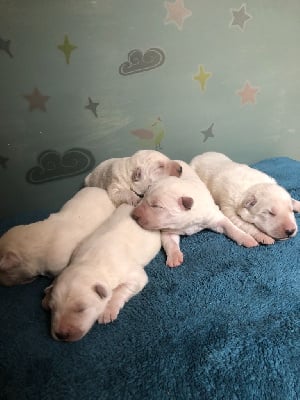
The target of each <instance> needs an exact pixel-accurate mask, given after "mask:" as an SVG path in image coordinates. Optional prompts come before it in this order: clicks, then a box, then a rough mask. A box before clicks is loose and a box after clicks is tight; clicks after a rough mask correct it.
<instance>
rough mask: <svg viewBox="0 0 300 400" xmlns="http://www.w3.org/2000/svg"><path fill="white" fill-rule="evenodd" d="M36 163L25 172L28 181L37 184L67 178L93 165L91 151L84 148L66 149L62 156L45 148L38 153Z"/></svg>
mask: <svg viewBox="0 0 300 400" xmlns="http://www.w3.org/2000/svg"><path fill="white" fill-rule="evenodd" d="M37 162H38V165H37V166H35V167H33V168H31V169H30V170H29V171H28V172H27V174H26V180H27V182H29V183H33V184H39V183H45V182H50V181H53V180H57V179H63V178H68V177H70V176H75V175H79V174H82V173H84V172H87V171H89V170H91V169H92V168H93V167H94V166H95V159H94V157H93V155H92V153H91V152H90V151H88V150H86V149H81V148H74V149H70V150H67V151H66V152H65V153H64V154H63V155H62V156H61V154H60V153H59V152H57V151H55V150H45V151H43V152H42V153H41V154H39V156H38V159H37Z"/></svg>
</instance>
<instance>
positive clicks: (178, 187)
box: [132, 161, 257, 267]
mask: <svg viewBox="0 0 300 400" xmlns="http://www.w3.org/2000/svg"><path fill="white" fill-rule="evenodd" d="M178 162H179V163H180V164H181V166H182V176H181V178H176V177H168V178H164V179H161V180H159V181H157V182H155V183H153V185H151V186H150V187H149V189H148V190H147V192H146V193H145V195H144V198H143V200H142V201H141V202H140V203H139V204H138V205H137V206H136V207H135V209H134V211H133V213H132V216H133V218H134V219H135V220H136V221H137V222H138V224H140V225H141V226H142V227H143V228H145V229H159V230H162V231H164V233H163V234H162V243H163V247H164V249H165V251H166V254H167V265H168V266H170V267H174V266H178V265H180V264H181V263H182V261H183V255H182V253H181V251H180V249H179V237H178V235H183V234H186V235H191V234H193V233H195V232H199V231H201V230H203V229H206V228H208V229H212V230H214V231H216V232H219V233H224V234H225V235H227V236H228V237H230V238H231V239H233V240H235V241H236V242H237V243H239V244H243V245H244V246H246V247H252V246H256V245H257V242H256V241H255V240H254V239H253V238H252V237H251V236H250V235H248V234H246V233H245V232H243V231H242V230H240V229H238V228H237V227H236V226H234V225H233V224H232V223H231V222H230V221H229V219H228V218H227V217H225V216H224V215H223V214H222V212H221V211H220V210H219V208H218V206H217V205H216V204H215V203H214V200H213V198H212V196H211V194H210V193H209V191H208V189H207V187H206V186H205V184H204V183H203V182H202V181H201V180H200V179H199V177H198V176H197V174H196V173H195V171H193V170H192V168H191V167H190V166H189V165H188V164H186V163H185V162H183V161H178Z"/></svg>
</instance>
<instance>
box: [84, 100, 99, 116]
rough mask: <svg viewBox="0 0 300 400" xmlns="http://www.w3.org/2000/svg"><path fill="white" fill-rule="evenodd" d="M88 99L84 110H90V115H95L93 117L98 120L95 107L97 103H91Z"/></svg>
mask: <svg viewBox="0 0 300 400" xmlns="http://www.w3.org/2000/svg"><path fill="white" fill-rule="evenodd" d="M88 99H89V104H88V105H87V106H85V108H86V109H88V110H91V111H92V113H93V114H94V115H95V117H96V118H98V114H97V107H98V106H99V103H96V102H94V101H92V99H91V98H90V97H89V98H88Z"/></svg>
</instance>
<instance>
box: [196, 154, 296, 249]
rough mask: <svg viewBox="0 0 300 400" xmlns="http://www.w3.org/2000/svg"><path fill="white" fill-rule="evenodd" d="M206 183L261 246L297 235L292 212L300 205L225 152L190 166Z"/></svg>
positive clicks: (272, 181) (224, 209)
mask: <svg viewBox="0 0 300 400" xmlns="http://www.w3.org/2000/svg"><path fill="white" fill-rule="evenodd" d="M190 165H191V167H192V168H193V169H194V170H195V171H196V172H197V174H198V175H199V177H200V178H201V179H202V180H203V182H205V183H206V185H207V187H208V189H209V190H210V192H211V194H212V196H213V198H214V200H215V202H216V203H217V204H218V205H219V206H220V209H221V211H222V212H223V213H224V214H225V215H226V216H227V217H228V218H229V219H230V220H231V221H232V222H233V223H234V224H235V225H236V226H238V227H239V228H240V229H242V230H243V231H244V232H247V233H249V234H250V235H251V236H253V237H254V238H255V240H256V241H257V242H259V243H264V244H272V243H274V239H287V238H289V237H293V236H295V235H296V233H297V230H298V228H297V224H296V220H295V216H294V213H293V211H297V212H299V211H300V202H299V201H297V200H294V199H292V198H291V196H290V195H289V193H288V192H287V191H286V190H285V189H284V188H283V187H281V186H279V185H278V184H277V182H276V181H275V179H273V178H271V177H270V176H268V175H266V174H265V173H263V172H261V171H258V170H256V169H254V168H251V167H249V166H248V165H245V164H239V163H236V162H234V161H232V160H231V159H230V158H228V157H226V156H225V155H224V154H222V153H215V152H207V153H204V154H201V155H199V156H196V157H195V158H193V159H192V161H191V163H190Z"/></svg>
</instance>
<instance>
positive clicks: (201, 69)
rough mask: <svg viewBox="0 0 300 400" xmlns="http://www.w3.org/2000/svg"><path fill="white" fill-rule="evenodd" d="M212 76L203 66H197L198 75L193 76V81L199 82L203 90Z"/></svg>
mask: <svg viewBox="0 0 300 400" xmlns="http://www.w3.org/2000/svg"><path fill="white" fill-rule="evenodd" d="M211 76H212V73H211V72H207V71H205V69H204V66H203V65H200V66H199V73H198V74H197V75H195V76H194V79H195V81H199V83H200V87H201V90H202V91H204V90H205V86H206V81H207V79H209V78H210V77H211Z"/></svg>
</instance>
